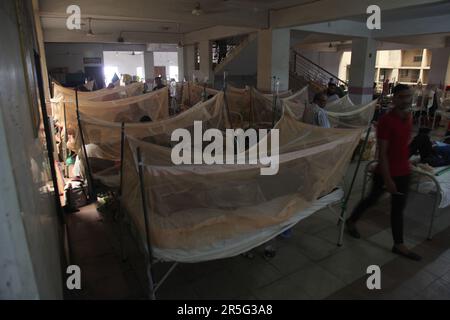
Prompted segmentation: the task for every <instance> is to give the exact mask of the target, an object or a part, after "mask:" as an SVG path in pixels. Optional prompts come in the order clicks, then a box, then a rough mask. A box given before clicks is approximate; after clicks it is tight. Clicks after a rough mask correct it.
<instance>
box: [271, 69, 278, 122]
mask: <svg viewBox="0 0 450 320" xmlns="http://www.w3.org/2000/svg"><path fill="white" fill-rule="evenodd" d="M272 79H273V85H272V95H273V99H272V128H273V127H274V126H275V109H276V103H277V101H276V99H277V97H276V93H275V86H276V84H275V82H276V77H275V76H274V77H273V78H272Z"/></svg>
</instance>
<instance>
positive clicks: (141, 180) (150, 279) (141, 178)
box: [136, 147, 156, 300]
mask: <svg viewBox="0 0 450 320" xmlns="http://www.w3.org/2000/svg"><path fill="white" fill-rule="evenodd" d="M136 153H137V159H138V168H139V184H140V189H141V200H142V209H143V210H142V211H143V214H144V224H145V237H146V241H147V252H148V255H147V258H148V260H147V263H148V264H147V277H148V284H149V295H150V299H151V300H155V299H156V296H155V285H154V281H153V274H152V265H153V254H152V246H151V242H150V234H149V222H148V210H147V201H146V197H145V186H144V174H143V163H142V156H141V149H140V148H139V147H138V148H137V149H136Z"/></svg>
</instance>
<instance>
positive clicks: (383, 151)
mask: <svg viewBox="0 0 450 320" xmlns="http://www.w3.org/2000/svg"><path fill="white" fill-rule="evenodd" d="M379 143H380V170H381V175H382V176H383V180H384V184H385V185H386V189H387V190H388V192H389V193H397V187H396V186H395V183H394V180H392V177H391V173H390V170H389V161H388V156H387V151H388V147H389V141H388V140H379Z"/></svg>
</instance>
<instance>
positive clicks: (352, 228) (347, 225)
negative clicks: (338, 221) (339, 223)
mask: <svg viewBox="0 0 450 320" xmlns="http://www.w3.org/2000/svg"><path fill="white" fill-rule="evenodd" d="M345 229H346V230H347V232H348V234H349V235H350V236H352V237H353V238H355V239H361V234H360V233H359V231H358V229H357V228H356V226H355V224H354V223H351V222H348V221H347V222H346V223H345Z"/></svg>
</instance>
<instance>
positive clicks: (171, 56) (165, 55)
mask: <svg viewBox="0 0 450 320" xmlns="http://www.w3.org/2000/svg"><path fill="white" fill-rule="evenodd" d="M153 63H154V66H155V67H166V78H167V79H168V80H169V79H170V77H171V76H172V77H175V80H177V81H178V80H179V78H180V75H179V74H178V69H177V72H176V74H172V75H170V74H169V72H170V71H169V70H170V67H177V68H178V52H153ZM175 75H176V76H175ZM155 76H156V75H155Z"/></svg>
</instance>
